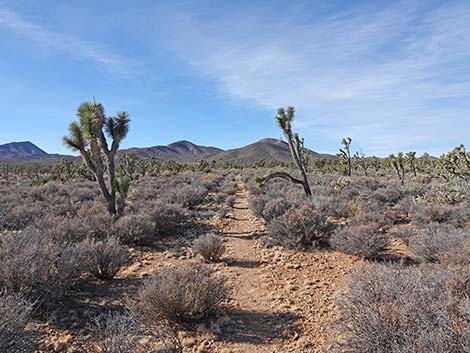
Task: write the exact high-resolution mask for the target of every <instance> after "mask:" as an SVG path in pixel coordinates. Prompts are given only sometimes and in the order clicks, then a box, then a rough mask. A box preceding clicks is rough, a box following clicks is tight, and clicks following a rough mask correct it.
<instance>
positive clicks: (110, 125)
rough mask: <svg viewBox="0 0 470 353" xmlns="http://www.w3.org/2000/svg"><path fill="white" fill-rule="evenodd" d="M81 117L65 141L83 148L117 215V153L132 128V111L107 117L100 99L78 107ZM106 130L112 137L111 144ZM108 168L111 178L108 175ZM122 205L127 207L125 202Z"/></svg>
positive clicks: (109, 205) (110, 205)
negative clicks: (130, 126)
mask: <svg viewBox="0 0 470 353" xmlns="http://www.w3.org/2000/svg"><path fill="white" fill-rule="evenodd" d="M78 117H79V121H78V122H73V123H72V124H70V128H69V130H70V135H69V136H66V137H64V143H65V145H66V146H67V147H69V148H71V149H72V150H74V151H79V152H80V154H81V156H82V158H83V160H84V162H85V165H86V166H87V167H88V169H89V170H90V171H91V172H92V173H93V175H94V176H95V178H96V181H97V183H98V187H99V189H100V191H101V194H102V195H103V197H104V199H105V200H106V203H107V208H108V212H109V213H110V214H111V215H112V216H113V217H117V216H119V215H118V214H117V205H116V193H117V191H118V188H119V182H118V180H117V179H116V172H115V156H116V153H117V150H118V149H119V144H120V142H121V141H122V140H123V139H124V138H125V137H126V136H127V133H128V131H129V121H130V120H129V115H128V114H127V113H126V112H119V113H118V115H117V117H106V116H105V114H104V108H103V106H102V105H101V104H100V103H96V102H93V103H88V102H85V103H83V104H82V105H81V106H80V107H79V108H78ZM105 133H106V135H107V136H109V137H110V138H111V139H112V144H111V148H109V146H108V142H107V140H106V136H105ZM105 169H106V171H107V179H108V180H106V178H105ZM107 182H108V184H109V185H108V184H107ZM127 187H128V185H127ZM127 187H126V188H127ZM119 209H123V207H122V205H121V207H119Z"/></svg>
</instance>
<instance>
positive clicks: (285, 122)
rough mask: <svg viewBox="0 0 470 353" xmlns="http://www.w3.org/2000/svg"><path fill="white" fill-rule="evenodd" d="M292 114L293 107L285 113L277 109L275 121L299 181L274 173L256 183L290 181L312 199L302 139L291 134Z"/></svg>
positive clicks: (293, 111)
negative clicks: (301, 188)
mask: <svg viewBox="0 0 470 353" xmlns="http://www.w3.org/2000/svg"><path fill="white" fill-rule="evenodd" d="M294 114H295V109H294V107H288V108H287V112H286V110H285V109H284V108H279V109H278V111H277V115H276V121H277V123H278V125H279V127H280V128H281V130H282V132H283V133H284V136H285V137H286V139H287V143H288V145H289V150H290V153H291V155H292V159H293V160H294V163H295V165H296V166H297V168H298V170H299V172H300V175H301V179H297V178H295V177H293V176H292V175H290V174H289V173H286V172H276V173H272V174H269V175H268V176H265V177H263V178H258V179H257V181H258V182H260V183H261V184H264V183H266V182H267V181H269V180H271V179H274V178H282V179H286V180H290V181H291V182H293V183H295V184H300V185H302V187H303V189H304V192H305V196H307V198H309V199H312V190H311V189H310V184H309V183H308V177H307V160H306V158H305V148H304V139H303V138H300V137H299V135H298V134H297V133H294V132H292V121H293V120H294Z"/></svg>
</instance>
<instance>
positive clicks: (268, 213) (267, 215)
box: [261, 197, 293, 222]
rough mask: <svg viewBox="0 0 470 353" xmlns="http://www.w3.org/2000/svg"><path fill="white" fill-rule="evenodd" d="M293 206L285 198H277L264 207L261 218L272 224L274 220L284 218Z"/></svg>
mask: <svg viewBox="0 0 470 353" xmlns="http://www.w3.org/2000/svg"><path fill="white" fill-rule="evenodd" d="M292 206H293V205H292V204H291V203H290V202H288V201H287V200H286V199H285V198H281V197H279V198H276V199H272V200H269V201H268V202H266V204H265V205H264V208H263V210H262V211H261V217H263V219H264V220H265V221H266V222H270V221H272V220H273V219H275V218H277V217H280V216H282V215H283V214H284V213H286V212H287V211H288V210H290V209H291V208H292Z"/></svg>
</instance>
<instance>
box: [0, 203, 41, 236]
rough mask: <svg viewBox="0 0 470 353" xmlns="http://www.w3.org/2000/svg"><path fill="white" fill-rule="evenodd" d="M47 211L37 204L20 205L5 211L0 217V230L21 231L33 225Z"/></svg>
mask: <svg viewBox="0 0 470 353" xmlns="http://www.w3.org/2000/svg"><path fill="white" fill-rule="evenodd" d="M46 210H47V209H46V208H45V207H44V206H40V205H39V204H38V203H32V204H22V205H17V206H13V207H11V208H10V209H5V210H4V211H3V213H2V214H1V215H0V229H5V230H21V229H24V228H26V227H28V226H30V225H33V224H34V222H35V220H36V219H39V218H40V217H42V216H43V215H44V213H45V211H46Z"/></svg>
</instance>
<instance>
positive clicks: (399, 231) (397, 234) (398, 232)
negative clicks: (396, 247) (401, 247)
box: [389, 224, 419, 246]
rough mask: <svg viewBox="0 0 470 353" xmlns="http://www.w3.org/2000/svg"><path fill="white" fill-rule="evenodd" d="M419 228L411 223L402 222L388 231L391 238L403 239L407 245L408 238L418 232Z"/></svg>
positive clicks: (408, 242)
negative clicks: (402, 223)
mask: <svg viewBox="0 0 470 353" xmlns="http://www.w3.org/2000/svg"><path fill="white" fill-rule="evenodd" d="M418 232H419V230H418V229H417V228H416V227H415V226H413V225H412V224H404V225H402V226H399V227H397V228H393V229H391V230H390V231H389V234H390V237H391V238H397V239H400V240H402V241H403V243H405V245H406V246H409V244H410V239H411V238H413V237H414V236H416V235H417V234H418Z"/></svg>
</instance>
